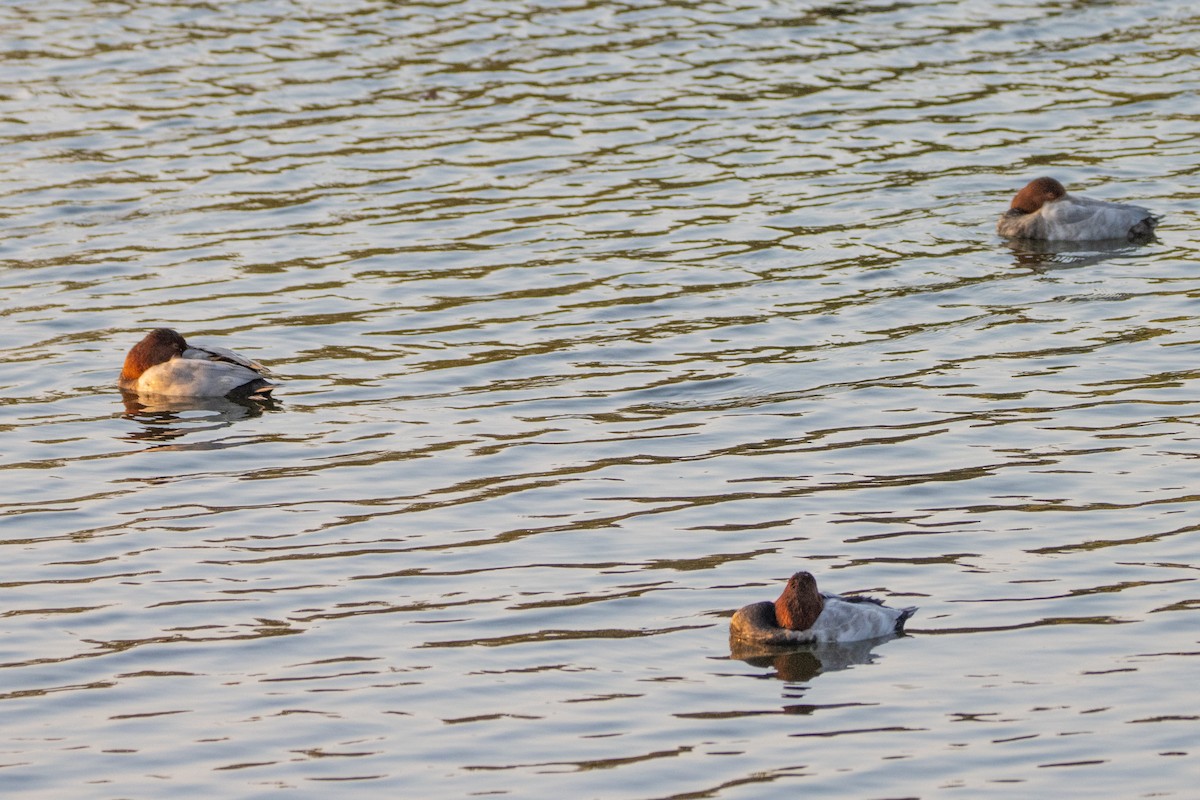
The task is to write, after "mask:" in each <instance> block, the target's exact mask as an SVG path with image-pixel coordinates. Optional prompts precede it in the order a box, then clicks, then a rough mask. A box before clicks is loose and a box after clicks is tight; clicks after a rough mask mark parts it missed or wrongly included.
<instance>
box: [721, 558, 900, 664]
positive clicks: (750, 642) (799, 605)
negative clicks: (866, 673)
mask: <svg viewBox="0 0 1200 800" xmlns="http://www.w3.org/2000/svg"><path fill="white" fill-rule="evenodd" d="M916 610H917V609H916V607H915V606H908V607H905V608H891V607H888V606H885V605H883V603H882V602H880V601H879V600H876V599H874V598H870V597H856V596H842V595H837V594H832V593H830V592H821V591H819V590H818V589H817V581H816V579H815V578H813V576H812V574H811V573H809V572H797V573H796V574H795V575H793V576H792V577H791V578H789V579H788V582H787V586H785V587H784V589H783V593H782V594H780V595H779V598H778V599H777V600H775V602H774V603H771V602H767V601H763V602H758V603H751V604H750V605H748V606H744V607H743V608H740V609H738V611H737V613H735V614H734V615H733V618H732V619H731V620H730V622H729V648H730V651H731V653H732V656H733V657H734V658H736V659H739V660H741V661H746V662H748V663H751V664H754V665H755V666H769V665H774V666H775V668H776V670H777V671H778V672H779V675H780V677H782V678H784V679H785V680H803V679H807V678H811V677H813V676H814V675H816V674H818V673H820V672H829V671H832V670H838V669H845V668H846V667H849V666H851V665H853V664H867V663H870V662H871V660H872V659H873V655H872V649H873V648H874V647H875V646H876V645H878V644H880V643H882V642H884V641H887V640H889V639H894V638H896V637H897V636H898V635H900V634H902V633H903V632H904V623H905V622H906V621H907V620H908V618H909V617H911V616H912V615H913V614H914V613H916ZM806 645H807V647H805V646H806ZM800 647H803V649H802V650H799V651H798V648H800Z"/></svg>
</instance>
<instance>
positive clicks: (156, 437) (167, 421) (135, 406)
mask: <svg viewBox="0 0 1200 800" xmlns="http://www.w3.org/2000/svg"><path fill="white" fill-rule="evenodd" d="M121 399H122V401H123V402H124V404H125V413H124V414H122V415H121V416H123V417H124V418H125V419H128V420H132V421H133V422H137V423H139V425H140V427H139V428H136V429H134V430H132V431H130V432H129V433H127V434H125V435H124V436H122V437H121V438H123V439H127V440H129V441H134V442H150V443H158V444H167V443H172V442H176V440H178V439H180V438H182V437H184V436H191V435H194V434H197V433H205V432H211V431H215V430H219V429H221V428H226V427H229V426H230V425H233V424H234V423H236V422H240V421H243V420H247V419H254V418H256V417H261V416H262V415H263V413H264V412H267V411H278V410H281V405H280V404H279V402H278V401H275V400H231V399H229V398H226V397H188V398H166V397H143V396H140V395H137V394H133V393H130V392H122V393H121ZM223 446H228V445H222V444H220V443H217V442H203V443H194V444H189V445H188V447H189V448H193V449H219V448H221V447H223Z"/></svg>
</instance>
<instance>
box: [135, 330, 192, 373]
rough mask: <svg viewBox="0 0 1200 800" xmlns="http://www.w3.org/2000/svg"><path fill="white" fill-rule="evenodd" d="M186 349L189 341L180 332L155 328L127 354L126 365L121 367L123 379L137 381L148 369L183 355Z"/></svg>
mask: <svg viewBox="0 0 1200 800" xmlns="http://www.w3.org/2000/svg"><path fill="white" fill-rule="evenodd" d="M186 349H187V342H186V341H185V340H184V338H183V337H182V336H180V335H179V334H178V333H176V332H175V331H173V330H171V329H170V328H155V329H154V330H152V331H150V332H149V333H147V334H146V336H145V338H143V339H142V340H141V341H140V342H138V343H137V344H135V345H134V346H133V348H132V349H131V350H130V351H129V354H128V355H127V356H125V366H124V367H122V368H121V381H122V382H132V381H136V380H137V379H138V378H140V377H141V375H142V373H143V372H145V371H146V370H148V369H150V368H151V367H153V366H154V365H156V364H163V363H165V362H167V361H170V360H171V359H172V358H175V357H176V356H181V355H183V351H184V350H186Z"/></svg>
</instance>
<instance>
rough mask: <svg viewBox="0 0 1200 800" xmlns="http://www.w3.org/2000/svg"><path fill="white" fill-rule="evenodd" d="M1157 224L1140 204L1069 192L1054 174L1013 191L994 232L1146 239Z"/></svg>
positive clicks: (1018, 235) (1066, 237)
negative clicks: (1010, 201) (1009, 202)
mask: <svg viewBox="0 0 1200 800" xmlns="http://www.w3.org/2000/svg"><path fill="white" fill-rule="evenodd" d="M1157 224H1158V217H1157V216H1155V215H1154V214H1151V213H1150V212H1149V211H1147V210H1146V209H1144V208H1142V207H1141V206H1134V205H1128V204H1126V203H1110V202H1108V201H1107V200H1095V199H1092V198H1090V197H1083V196H1082V195H1077V194H1069V193H1068V192H1067V190H1066V188H1065V187H1064V186H1063V185H1062V184H1061V183H1059V182H1058V181H1056V180H1054V178H1037V179H1035V180H1032V181H1030V182H1029V183H1028V184H1027V185H1026V186H1025V188H1024V189H1022V190H1021V191H1019V192H1017V195H1016V197H1014V198H1013V200H1012V205H1010V206H1009V209H1008V211H1006V212H1005V213H1004V214H1002V215H1001V216H1000V219H999V220H997V222H996V232H997V233H999V234H1000V235H1001V236H1007V237H1008V238H1010V239H1039V240H1044V241H1057V242H1089V241H1114V240H1120V241H1127V242H1146V241H1149V240H1150V239H1152V238H1153V237H1154V227H1155V226H1156V225H1157Z"/></svg>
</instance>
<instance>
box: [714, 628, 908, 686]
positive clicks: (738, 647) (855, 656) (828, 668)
mask: <svg viewBox="0 0 1200 800" xmlns="http://www.w3.org/2000/svg"><path fill="white" fill-rule="evenodd" d="M899 638H900V635H895V636H883V637H880V638H878V639H864V640H862V641H859V642H839V643H837V644H816V645H797V646H795V647H772V646H769V645H761V644H750V643H747V642H741V641H736V640H733V639H731V640H730V642H729V649H730V658H733V659H736V660H738V661H745V662H746V663H747V664H749V665H750V666H752V667H760V668H764V669H770V668H773V669H774V670H775V674H774V676H773V677H775V678H778V679H779V680H782V681H788V682H789V683H802V682H804V681H810V680H812V679H813V678H815V677H817V676H818V675H821V674H823V673H826V672H838V671H840V670H844V669H849V668H850V667H853V666H858V665H860V664H871V663H874V661H875V658H876V656H875V648H877V647H879V646H880V645H882V644H885V643H887V642H890V641H891V640H893V639H899Z"/></svg>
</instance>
